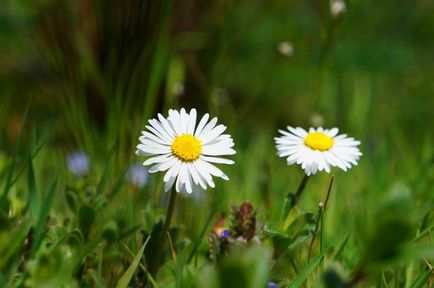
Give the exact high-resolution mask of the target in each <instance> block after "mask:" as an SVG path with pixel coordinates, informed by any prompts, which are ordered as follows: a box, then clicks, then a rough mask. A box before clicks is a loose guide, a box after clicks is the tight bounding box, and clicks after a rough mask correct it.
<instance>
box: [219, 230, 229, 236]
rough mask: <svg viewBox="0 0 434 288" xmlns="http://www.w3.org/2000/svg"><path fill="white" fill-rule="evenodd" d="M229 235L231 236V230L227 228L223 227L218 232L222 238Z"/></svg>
mask: <svg viewBox="0 0 434 288" xmlns="http://www.w3.org/2000/svg"><path fill="white" fill-rule="evenodd" d="M229 236H231V232H229V230H227V229H225V230H223V231H222V232H221V233H220V237H222V238H228V237H229Z"/></svg>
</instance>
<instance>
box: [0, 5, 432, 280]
mask: <svg viewBox="0 0 434 288" xmlns="http://www.w3.org/2000/svg"><path fill="white" fill-rule="evenodd" d="M187 2H188V5H187V4H186V5H182V4H181V3H179V2H176V1H170V0H166V1H161V2H158V3H157V2H153V1H139V0H135V1H112V2H110V3H106V1H102V0H95V1H78V2H74V1H65V2H62V1H54V0H53V1H34V2H30V1H29V2H26V1H23V2H19V1H12V0H11V1H9V0H7V1H5V3H4V4H0V5H2V8H4V9H2V11H3V12H1V13H0V23H4V25H3V26H2V28H1V32H2V33H1V35H0V43H1V44H4V45H2V46H1V47H2V48H0V51H2V52H3V53H1V54H2V55H5V56H0V63H2V65H1V66H2V67H1V68H0V77H1V79H2V85H1V86H2V87H1V88H0V91H1V95H2V96H1V98H0V121H1V122H2V123H4V125H2V126H3V127H4V129H2V132H1V134H0V135H1V138H0V145H1V146H0V179H1V181H0V184H1V187H0V188H1V189H0V212H1V213H0V287H144V286H146V287H267V285H268V287H272V286H270V285H272V284H271V283H270V282H274V283H276V284H277V285H278V287H291V288H293V287H406V288H410V287H411V288H416V287H431V285H432V283H433V273H432V269H433V268H432V265H433V258H434V248H433V245H432V229H433V224H434V223H433V222H434V221H433V216H434V214H433V211H434V210H433V207H434V197H433V195H434V194H433V188H432V186H433V183H434V182H433V181H434V168H433V163H434V146H433V144H432V143H433V140H434V137H433V135H434V129H433V127H432V125H431V122H432V120H431V119H432V115H431V114H432V109H433V108H434V102H433V99H434V98H433V97H432V94H433V93H434V86H433V85H432V83H433V82H432V81H431V79H432V77H433V76H434V75H433V72H432V71H431V64H430V63H432V60H434V59H433V58H432V53H430V52H431V50H432V48H433V47H434V42H433V39H434V37H430V36H432V35H433V34H434V31H433V30H432V27H434V25H431V24H433V23H432V19H434V17H433V16H434V14H433V13H432V11H434V9H432V8H434V6H433V4H432V3H430V2H429V1H418V2H417V3H410V2H409V3H407V2H405V3H403V4H402V5H396V4H395V3H389V2H384V3H383V2H382V3H377V2H376V1H348V2H347V11H346V12H345V14H344V15H340V16H339V17H337V18H334V17H332V15H330V12H329V2H328V1H322V0H321V1H299V2H297V1H296V2H297V3H295V2H294V3H285V2H284V1H273V2H272V3H267V2H266V1H259V2H255V3H252V2H251V1H210V2H209V3H206V4H203V5H200V3H199V1H187ZM373 8H375V9H373ZM392 10H393V11H394V13H392V12H390V11H392ZM198 15H199V16H198ZM404 18H405V19H407V21H402V19H404ZM77 19H80V20H81V21H78V20H77ZM380 27H381V29H380ZM396 30H399V31H400V34H399V33H397V32H396ZM281 41H290V42H291V43H292V45H294V54H293V55H292V56H290V57H288V56H285V55H282V54H281V53H279V51H278V49H277V46H278V44H279V42H281ZM23 83H25V84H23ZM26 107H27V108H26ZM180 107H186V108H190V107H196V108H197V109H198V112H199V115H200V116H201V115H203V114H204V113H207V112H209V113H211V114H212V115H213V116H218V117H219V123H224V124H225V125H227V126H228V131H227V132H228V133H229V134H231V135H232V137H233V139H234V142H235V149H236V151H237V154H236V155H234V156H232V157H231V159H233V160H234V161H235V164H234V165H230V166H227V167H221V168H222V170H224V171H225V173H226V174H227V175H228V176H229V178H230V180H229V181H223V180H221V179H216V188H215V189H208V190H207V191H204V192H203V193H197V194H192V195H186V194H181V195H178V197H177V199H176V203H175V206H174V207H175V208H174V214H173V217H172V222H171V225H170V229H169V231H168V232H169V233H168V234H167V233H165V229H164V228H163V227H164V219H165V215H166V212H167V209H168V208H167V207H168V204H169V198H170V192H168V193H165V192H164V191H163V179H162V178H163V175H162V174H161V173H156V174H152V175H149V178H148V179H147V181H146V185H144V186H143V187H140V186H139V185H137V184H134V183H132V182H131V181H130V180H128V179H127V178H126V177H125V175H126V173H127V170H128V168H129V167H130V166H131V165H133V164H136V163H141V162H143V161H144V158H141V157H138V156H136V155H135V153H134V152H135V150H136V148H135V147H136V145H137V144H138V137H139V135H140V132H141V131H142V130H144V125H145V124H146V121H147V119H150V118H153V117H155V116H156V113H158V112H161V113H162V114H164V115H166V114H167V110H168V109H170V108H173V109H177V108H180ZM286 125H292V126H301V127H304V128H308V127H309V126H324V127H330V128H331V127H335V126H336V127H339V128H340V133H348V134H349V135H351V136H352V137H355V138H356V139H358V140H360V141H361V143H362V144H361V145H360V150H361V151H362V152H363V156H362V157H361V159H360V161H359V165H357V166H355V167H353V168H352V169H350V170H349V171H348V172H343V171H339V170H338V169H334V170H332V173H331V174H327V173H317V174H315V175H313V176H311V177H310V179H309V181H308V183H307V185H306V187H305V189H304V191H303V193H302V194H301V197H300V200H299V202H298V203H297V205H293V204H291V199H292V198H291V197H292V196H291V193H295V191H296V190H297V187H299V184H300V182H301V181H302V179H303V177H304V172H303V171H302V170H301V169H300V167H299V166H298V165H295V166H290V167H288V166H287V165H286V163H285V160H284V159H281V158H278V157H277V156H276V148H275V144H274V141H273V137H276V136H277V129H283V128H285V127H286ZM74 151H84V152H85V153H86V155H87V157H88V159H89V167H88V170H87V171H86V172H85V173H83V175H75V174H74V173H72V172H71V171H70V170H68V165H67V164H68V163H67V160H66V158H67V156H68V155H69V154H70V153H71V152H74ZM332 179H333V184H332V185H331V181H332ZM326 199H328V200H327V201H326ZM246 201H248V202H249V203H250V204H251V206H252V207H253V210H252V211H250V212H249V213H250V214H249V213H248V215H244V214H243V213H241V212H240V210H239V207H240V205H242V204H243V203H245V202H246ZM320 202H322V203H323V204H325V203H326V206H320V205H319V203H320ZM321 207H322V208H321ZM324 207H325V208H324ZM253 211H254V212H253ZM222 213H224V214H225V215H226V217H225V224H224V225H223V224H221V223H220V222H219V219H222V218H221V217H222V216H221V215H222ZM237 221H240V223H241V222H242V223H243V225H244V224H245V225H247V226H243V227H247V228H245V229H246V231H243V233H244V232H245V233H247V234H249V233H254V237H250V236H248V237H247V236H246V237H247V238H248V241H244V242H243V243H238V242H237V241H235V243H229V244H227V243H225V242H224V241H223V240H222V239H220V238H219V237H218V235H217V236H215V235H216V234H213V231H216V229H217V228H222V227H223V226H224V228H227V229H230V227H233V226H234V225H235V226H236V223H238V222H237ZM251 223H254V225H253V226H252V224H251ZM243 229H244V228H243ZM252 231H253V232H252ZM213 235H214V236H213ZM162 237H164V240H163V241H162V239H163V238H162ZM163 242H164V244H165V245H164V246H161V245H160V244H161V243H163ZM222 243H223V244H222ZM156 271H158V273H157V272H156Z"/></svg>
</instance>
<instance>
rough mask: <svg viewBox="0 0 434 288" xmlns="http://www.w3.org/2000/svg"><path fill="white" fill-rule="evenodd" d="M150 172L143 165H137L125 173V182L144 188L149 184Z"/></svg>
mask: <svg viewBox="0 0 434 288" xmlns="http://www.w3.org/2000/svg"><path fill="white" fill-rule="evenodd" d="M148 179H149V172H148V169H146V168H145V167H143V165H141V164H135V165H132V166H130V168H128V170H127V172H126V173H125V180H127V181H128V182H130V183H131V184H133V185H135V186H137V187H139V188H142V187H144V186H145V185H146V184H147V183H148Z"/></svg>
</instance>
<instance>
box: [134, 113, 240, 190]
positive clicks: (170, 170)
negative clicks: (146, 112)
mask: <svg viewBox="0 0 434 288" xmlns="http://www.w3.org/2000/svg"><path fill="white" fill-rule="evenodd" d="M196 118H197V114H196V109H191V111H190V113H187V112H186V111H185V109H184V108H182V109H181V110H180V111H177V110H172V109H171V110H169V116H168V117H167V118H165V117H163V115H161V114H158V120H157V119H151V120H149V124H151V125H150V126H149V125H147V126H146V128H147V130H148V131H143V132H142V134H143V135H142V136H141V137H140V138H139V140H140V144H139V145H137V151H136V154H137V155H144V156H151V158H149V159H148V160H146V161H145V162H144V163H143V165H152V164H153V166H152V167H151V168H150V169H149V172H150V173H155V172H157V171H167V172H166V173H165V175H164V179H163V180H164V182H165V185H164V188H165V190H166V191H167V190H169V189H170V188H171V187H172V186H173V185H174V184H175V188H176V191H177V192H187V193H192V192H193V190H200V188H202V189H207V187H208V186H210V187H212V188H214V186H215V184H214V181H213V179H212V176H215V177H220V178H223V179H225V180H228V179H229V178H228V176H226V174H224V173H223V172H222V171H221V170H220V169H219V168H217V167H216V166H214V165H213V164H212V163H220V164H233V163H234V161H232V160H229V159H225V158H221V157H220V156H224V155H233V154H235V153H236V152H235V150H234V149H232V147H233V146H234V142H233V140H232V137H231V136H230V135H229V134H222V133H223V132H224V131H225V130H226V126H224V125H221V124H220V125H217V126H216V124H217V118H216V117H215V118H213V119H211V120H210V121H208V120H209V114H205V115H204V116H203V117H202V119H201V120H200V121H199V124H197V126H196Z"/></svg>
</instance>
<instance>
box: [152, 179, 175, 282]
mask: <svg viewBox="0 0 434 288" xmlns="http://www.w3.org/2000/svg"><path fill="white" fill-rule="evenodd" d="M176 194H177V193H176V190H175V187H172V190H171V192H170V199H169V206H168V207H167V213H166V220H165V221H164V226H163V229H162V230H161V234H160V235H159V236H158V237H160V241H159V244H158V245H157V247H156V253H155V255H156V258H155V260H153V261H152V263H151V264H150V265H149V274H150V275H151V276H152V277H153V278H156V277H157V273H158V270H159V269H160V267H161V265H162V264H163V261H164V254H165V253H164V252H165V249H164V248H165V246H166V238H167V233H169V228H170V222H171V220H172V215H173V210H174V208H175V200H176Z"/></svg>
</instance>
